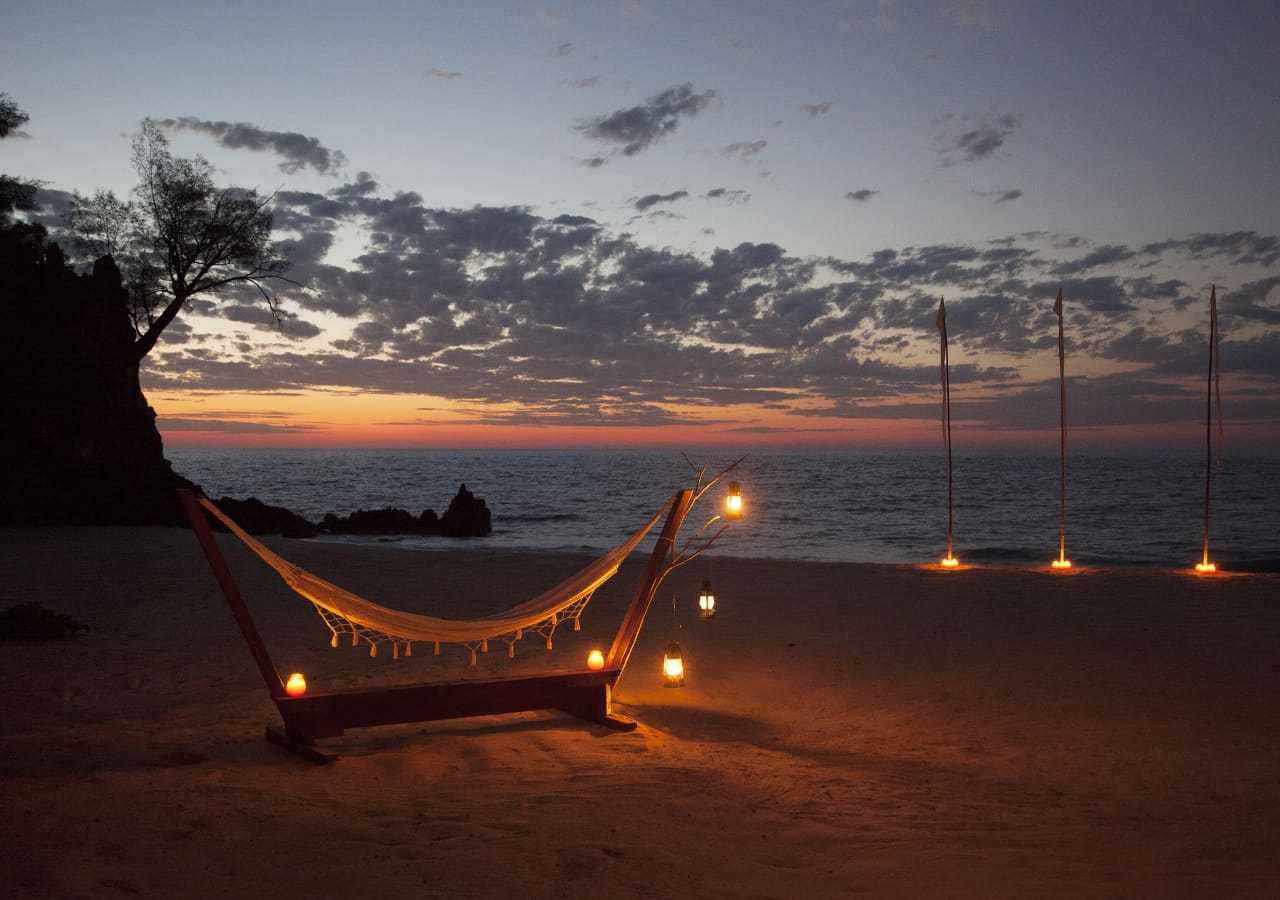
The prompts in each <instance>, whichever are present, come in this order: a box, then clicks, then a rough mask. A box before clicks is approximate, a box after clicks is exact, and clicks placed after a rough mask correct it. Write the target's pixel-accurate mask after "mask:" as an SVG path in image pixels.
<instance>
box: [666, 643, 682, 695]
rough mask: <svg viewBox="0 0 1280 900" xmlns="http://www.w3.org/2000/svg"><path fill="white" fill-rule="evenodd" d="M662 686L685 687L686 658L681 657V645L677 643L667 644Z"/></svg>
mask: <svg viewBox="0 0 1280 900" xmlns="http://www.w3.org/2000/svg"><path fill="white" fill-rule="evenodd" d="M662 686H663V687H684V657H683V656H681V655H680V645H679V644H678V643H676V642H675V641H672V642H671V643H670V644H667V649H666V652H665V653H663V655H662Z"/></svg>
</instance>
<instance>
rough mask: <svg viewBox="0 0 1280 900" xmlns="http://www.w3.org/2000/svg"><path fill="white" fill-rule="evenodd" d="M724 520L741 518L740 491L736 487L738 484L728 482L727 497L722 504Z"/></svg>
mask: <svg viewBox="0 0 1280 900" xmlns="http://www.w3.org/2000/svg"><path fill="white" fill-rule="evenodd" d="M724 510H725V513H724V515H725V518H726V519H741V518H742V489H741V488H740V487H739V486H738V482H736V481H730V482H729V497H728V499H726V500H725V504H724Z"/></svg>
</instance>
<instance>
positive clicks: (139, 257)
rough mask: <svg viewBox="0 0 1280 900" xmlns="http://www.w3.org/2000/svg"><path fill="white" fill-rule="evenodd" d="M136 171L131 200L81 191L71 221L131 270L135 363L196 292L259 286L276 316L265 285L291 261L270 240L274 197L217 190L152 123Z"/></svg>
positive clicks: (139, 147) (146, 126)
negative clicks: (86, 194) (178, 154)
mask: <svg viewBox="0 0 1280 900" xmlns="http://www.w3.org/2000/svg"><path fill="white" fill-rule="evenodd" d="M133 165H134V169H135V170H136V171H137V173H138V186H137V187H136V188H135V189H134V191H133V199H132V200H130V201H123V200H120V199H119V198H117V197H116V196H115V195H114V194H113V193H111V192H110V191H98V192H97V193H96V194H94V195H93V196H92V197H83V196H81V195H79V194H77V195H76V196H75V199H74V201H73V204H72V211H71V215H70V225H71V228H72V231H73V233H74V234H75V235H76V240H77V243H78V244H79V245H80V247H81V249H83V250H86V251H88V252H89V253H90V254H92V255H94V256H98V255H111V256H112V257H113V258H114V259H115V260H116V262H117V264H118V265H119V266H120V269H121V271H122V272H123V273H124V277H125V283H126V286H127V288H128V291H129V303H130V314H131V315H132V317H133V324H134V329H135V331H136V332H137V340H135V341H134V344H133V351H132V352H133V358H134V360H135V361H140V360H141V359H142V358H143V357H144V356H146V355H147V354H148V353H150V352H151V349H152V348H153V347H154V346H155V344H156V341H157V340H158V339H159V337H160V334H161V332H163V331H164V329H165V328H166V327H168V325H169V323H171V322H172V321H173V320H174V319H175V318H177V316H178V314H179V313H180V312H181V311H182V308H183V306H184V305H185V304H186V302H187V301H188V300H189V299H190V298H192V297H194V296H196V295H197V294H214V293H217V292H218V291H220V290H222V289H224V288H228V287H234V286H238V285H252V286H253V287H255V288H257V289H258V291H259V292H260V293H261V295H262V297H263V298H264V299H265V300H266V302H267V304H268V305H269V306H270V307H271V310H272V312H275V311H276V306H275V297H274V296H273V295H272V294H271V293H270V292H269V291H268V290H267V289H266V287H265V283H266V282H268V281H270V280H272V279H283V280H287V279H285V278H284V273H285V272H286V271H287V270H288V262H287V261H285V260H284V259H281V258H280V257H278V256H277V255H276V254H275V251H274V249H273V247H272V244H271V211H270V210H269V209H268V208H267V207H268V204H269V203H270V200H271V198H270V197H262V196H260V195H259V194H258V193H257V192H256V191H252V190H245V189H242V188H234V187H233V188H218V187H216V186H215V185H214V183H213V166H212V165H210V164H209V162H208V160H206V159H204V158H203V157H200V156H197V157H195V158H192V159H184V158H181V157H176V156H174V155H173V154H172V153H171V152H170V150H169V141H168V138H166V137H165V136H164V133H163V132H161V130H160V128H159V127H158V126H157V125H156V124H155V123H154V122H152V121H151V120H150V119H145V120H143V123H142V130H141V132H140V133H139V135H138V136H137V138H135V139H134V142H133Z"/></svg>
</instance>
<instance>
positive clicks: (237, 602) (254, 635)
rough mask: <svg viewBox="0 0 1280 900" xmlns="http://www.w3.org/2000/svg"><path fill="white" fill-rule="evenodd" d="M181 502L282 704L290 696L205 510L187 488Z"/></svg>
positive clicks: (180, 493)
mask: <svg viewBox="0 0 1280 900" xmlns="http://www.w3.org/2000/svg"><path fill="white" fill-rule="evenodd" d="M178 500H179V501H180V502H181V503H182V508H183V510H184V511H185V512H186V514H187V518H188V519H190V520H191V529H192V530H193V531H194V532H195V533H196V540H198V541H199V542H200V549H201V550H203V551H204V556H205V559H207V560H208V561H209V568H210V569H212V570H213V577H214V578H216V579H218V586H219V587H221V588H222V594H223V596H225V597H226V598H227V605H228V606H230V607H231V614H232V615H233V616H235V619H236V624H237V625H239V626H240V633H241V634H242V635H243V636H244V642H245V643H246V644H248V645H249V652H250V653H252V654H253V661H254V662H255V663H257V664H258V671H259V672H261V673H262V680H263V681H265V682H266V683H267V692H268V693H270V694H271V699H272V700H275V701H276V702H277V703H279V701H280V700H281V699H282V698H284V697H287V696H289V695H288V692H287V691H285V689H284V680H283V679H281V677H280V672H279V670H278V669H276V665H275V663H274V662H272V661H271V654H270V653H268V652H267V645H266V643H264V642H263V640H262V635H260V634H259V633H258V627H257V626H256V625H254V624H253V617H252V616H251V615H249V608H248V607H246V606H245V605H244V598H243V597H242V596H240V588H239V586H238V585H237V584H236V581H235V579H234V578H232V577H231V570H230V569H229V568H227V561H226V559H225V558H223V556H222V551H221V550H219V549H218V542H217V541H216V540H215V539H214V537H213V531H212V530H211V529H210V528H209V522H208V520H207V519H206V518H205V514H204V509H203V507H201V506H200V503H199V502H198V501H197V500H196V498H195V495H194V494H192V493H191V491H189V490H187V489H186V488H179V489H178Z"/></svg>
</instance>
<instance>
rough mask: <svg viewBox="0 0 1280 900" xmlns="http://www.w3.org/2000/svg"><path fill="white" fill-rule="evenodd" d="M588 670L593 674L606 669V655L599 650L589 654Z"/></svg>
mask: <svg viewBox="0 0 1280 900" xmlns="http://www.w3.org/2000/svg"><path fill="white" fill-rule="evenodd" d="M587 668H588V669H590V670H591V671H592V672H599V671H600V670H601V669H603V668H604V654H603V653H601V652H600V651H599V650H592V651H591V652H590V653H588V654H587Z"/></svg>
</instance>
